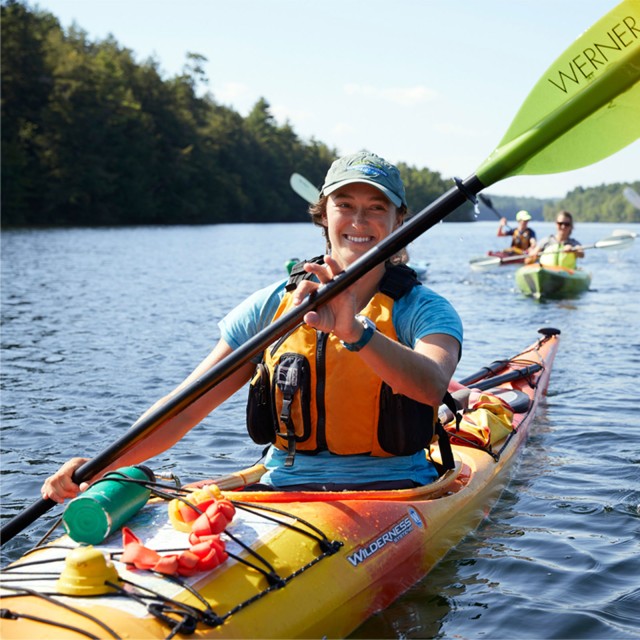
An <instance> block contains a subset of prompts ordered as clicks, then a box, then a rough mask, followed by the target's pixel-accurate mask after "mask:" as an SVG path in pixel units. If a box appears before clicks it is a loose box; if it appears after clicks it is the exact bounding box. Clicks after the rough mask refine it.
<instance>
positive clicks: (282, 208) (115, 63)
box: [1, 0, 640, 228]
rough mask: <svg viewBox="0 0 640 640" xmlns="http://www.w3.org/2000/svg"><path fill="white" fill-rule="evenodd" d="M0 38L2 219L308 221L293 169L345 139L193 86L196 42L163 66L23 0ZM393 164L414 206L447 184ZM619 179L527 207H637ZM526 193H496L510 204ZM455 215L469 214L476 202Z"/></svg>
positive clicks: (592, 213)
mask: <svg viewBox="0 0 640 640" xmlns="http://www.w3.org/2000/svg"><path fill="white" fill-rule="evenodd" d="M1 46H2V51H1V54H2V226H3V228H9V227H30V226H34V227H42V226H117V225H154V224H216V223H242V222H254V223H255V222H300V221H305V220H307V219H308V217H307V214H306V207H305V204H304V202H302V200H301V199H300V197H299V196H298V195H296V194H295V193H294V192H293V191H292V190H291V188H290V186H289V177H290V175H291V174H292V173H294V172H298V173H301V174H302V175H304V176H305V177H307V178H308V179H309V180H310V181H311V182H313V183H314V184H315V185H320V184H321V182H322V178H323V176H324V174H325V172H326V170H327V168H328V166H329V164H330V163H331V161H332V160H333V159H334V158H335V156H336V153H337V152H336V150H335V149H331V148H330V147H328V146H327V145H326V144H324V143H323V142H321V141H318V140H315V139H311V140H302V139H301V138H300V137H299V136H298V135H297V134H296V132H295V131H294V130H293V128H292V126H291V125H290V124H289V123H285V124H279V123H278V122H277V121H276V120H275V118H274V117H273V116H272V114H271V112H270V105H269V102H268V100H267V98H261V99H260V100H258V102H257V103H256V104H255V105H254V107H253V109H252V111H251V112H250V113H249V115H248V116H247V117H242V116H241V115H240V114H239V113H237V112H235V111H234V110H233V109H230V108H229V107H227V106H223V105H221V104H218V103H217V102H216V100H215V98H214V96H212V95H211V94H205V95H199V94H198V91H197V90H198V88H199V87H202V86H205V84H206V81H207V78H206V77H205V74H204V71H203V62H205V59H204V58H203V57H202V56H201V55H199V54H197V53H189V54H188V55H187V57H186V60H185V65H184V68H183V70H182V72H181V74H179V75H177V76H175V77H170V78H163V77H162V74H161V72H160V65H159V62H158V61H157V60H155V59H148V60H145V61H142V62H139V61H137V60H136V58H135V55H134V52H132V51H131V50H129V49H127V48H126V47H124V46H122V45H120V44H119V43H118V42H116V41H115V39H113V38H107V39H105V40H102V41H95V42H93V41H91V40H89V39H88V37H87V34H86V32H84V31H83V30H81V29H80V28H79V27H77V26H71V27H69V28H63V27H62V26H61V25H60V23H59V21H58V19H57V18H56V17H55V16H54V15H52V14H51V13H48V12H46V11H40V10H38V9H33V8H31V7H30V6H29V5H28V4H27V3H26V2H18V1H17V0H10V1H3V2H2V42H1ZM398 166H399V169H400V171H401V174H402V176H403V179H404V181H405V183H406V186H407V195H408V200H409V202H410V203H413V205H414V207H415V208H416V209H420V208H422V207H424V206H426V205H427V204H428V203H429V202H432V201H433V200H435V199H436V198H438V197H439V196H440V195H442V194H443V193H444V192H445V191H447V190H448V189H449V188H450V187H451V186H452V184H453V182H452V179H451V178H445V177H442V176H441V175H440V174H439V173H438V172H433V171H430V170H429V169H427V168H417V167H414V166H409V165H407V164H404V163H400V164H399V165H398ZM624 186H626V185H603V186H602V187H598V188H596V189H585V190H576V191H574V192H571V193H569V194H567V196H566V198H565V199H563V200H562V201H560V203H550V202H549V201H544V200H540V201H539V202H537V203H536V202H531V203H530V205H531V206H529V207H528V208H529V209H530V210H533V211H532V212H533V213H534V214H535V213H540V212H543V213H544V216H545V218H548V217H552V216H553V215H554V212H555V211H556V209H557V207H558V206H562V207H564V208H568V209H570V210H574V211H576V212H577V217H578V219H583V220H593V221H598V220H609V221H611V220H616V221H628V222H634V221H635V222H637V221H640V211H637V210H635V209H634V208H633V207H632V206H631V205H630V204H629V203H628V202H626V200H625V199H624V197H623V196H622V188H623V187H624ZM632 186H634V188H636V190H637V189H638V187H640V183H635V185H632ZM523 200H524V199H522V200H519V199H517V198H515V199H514V198H506V197H505V198H500V197H498V196H497V197H495V198H494V202H495V203H499V204H500V205H501V206H502V207H504V213H505V215H507V216H510V215H512V214H513V213H514V212H515V211H517V210H518V209H519V208H523V204H522V201H523ZM565 202H566V203H567V204H566V205H565V204H563V203H565ZM603 215H604V216H607V217H599V216H603ZM536 217H537V216H536ZM447 219H448V220H465V221H466V220H472V219H473V208H472V206H471V204H468V205H465V206H463V207H461V208H460V209H459V210H458V211H456V212H455V213H454V214H453V215H452V216H449V217H448V218H447Z"/></svg>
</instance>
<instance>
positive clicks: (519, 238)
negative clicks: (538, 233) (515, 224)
mask: <svg viewBox="0 0 640 640" xmlns="http://www.w3.org/2000/svg"><path fill="white" fill-rule="evenodd" d="M532 235H533V234H532V232H531V229H529V228H528V227H527V228H526V229H525V230H524V231H520V229H516V230H515V231H514V232H513V236H512V240H511V248H512V249H520V250H521V251H526V250H527V249H528V248H529V247H530V246H531V236H532Z"/></svg>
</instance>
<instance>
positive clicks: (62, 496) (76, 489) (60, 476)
mask: <svg viewBox="0 0 640 640" xmlns="http://www.w3.org/2000/svg"><path fill="white" fill-rule="evenodd" d="M88 460H89V458H71V460H69V461H67V462H65V463H64V464H63V465H62V466H61V467H60V468H59V469H58V470H57V471H56V472H55V473H54V474H53V475H52V476H49V477H48V478H47V479H46V480H45V481H44V484H43V485H42V488H41V489H40V494H41V495H42V497H43V498H44V499H45V500H46V499H47V498H48V499H50V500H53V501H54V502H64V501H65V500H66V499H67V498H75V497H76V496H77V495H78V494H79V493H80V492H81V491H84V490H85V489H86V488H87V487H88V486H89V484H88V483H86V482H82V483H80V486H78V485H77V484H76V483H75V482H74V481H73V479H72V476H73V472H74V471H75V470H76V469H78V468H79V467H81V466H82V465H83V464H84V463H85V462H87V461H88Z"/></svg>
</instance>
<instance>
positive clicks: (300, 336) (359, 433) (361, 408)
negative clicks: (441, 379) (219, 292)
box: [247, 267, 437, 464]
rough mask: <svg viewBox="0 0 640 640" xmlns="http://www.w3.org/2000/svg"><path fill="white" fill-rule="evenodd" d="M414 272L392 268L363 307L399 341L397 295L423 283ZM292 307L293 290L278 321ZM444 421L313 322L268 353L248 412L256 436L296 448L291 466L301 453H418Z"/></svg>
mask: <svg viewBox="0 0 640 640" xmlns="http://www.w3.org/2000/svg"><path fill="white" fill-rule="evenodd" d="M292 273H293V271H292ZM411 274H413V272H412V271H411V270H410V269H408V268H406V267H389V268H388V269H387V274H386V275H385V277H384V278H383V280H382V282H381V285H380V291H378V292H377V293H376V294H375V295H374V296H373V297H372V298H371V300H370V301H369V303H368V304H367V306H366V307H365V308H364V309H363V310H362V312H361V313H362V315H365V316H367V317H369V318H371V319H372V320H373V321H374V322H375V324H376V327H377V329H378V331H380V332H381V333H383V334H384V335H385V336H387V337H389V338H391V339H392V340H398V336H397V335H396V332H395V329H394V327H393V321H392V309H393V304H394V298H395V299H398V298H400V297H402V295H404V294H406V293H407V292H408V291H409V290H410V289H411V288H413V286H416V285H419V284H420V283H419V281H417V279H416V278H415V274H413V275H411ZM387 276H390V277H387ZM390 283H391V284H390ZM292 306H293V301H292V295H291V293H285V295H284V297H283V299H282V301H281V303H280V306H279V307H278V311H277V312H276V314H275V316H274V320H276V319H277V318H279V317H280V316H282V315H283V314H284V313H286V312H287V311H288V310H289V309H291V307H292ZM436 420H437V411H434V408H433V407H431V406H430V405H426V404H422V403H420V402H417V401H415V400H412V399H411V398H408V397H406V396H403V395H401V394H396V393H393V390H392V389H391V388H390V387H389V385H387V384H386V383H385V382H384V381H383V380H382V379H381V378H380V377H379V376H378V375H377V374H376V373H375V372H374V371H373V370H371V369H370V368H369V367H367V366H366V365H364V364H363V363H362V360H361V359H360V356H358V354H357V353H353V352H351V351H349V350H348V349H346V348H345V347H344V346H343V345H342V344H341V343H340V340H338V339H337V338H336V337H335V336H334V335H333V334H325V333H322V332H319V331H316V330H315V329H312V328H311V327H309V326H307V325H306V324H302V325H299V326H298V327H296V328H295V329H294V330H293V331H291V332H289V333H288V334H287V335H285V336H283V337H282V338H280V340H278V341H277V342H276V343H275V344H273V345H272V346H271V347H270V348H268V349H267V350H266V351H265V354H264V358H263V361H262V362H261V363H260V364H259V365H258V368H257V371H256V375H255V376H254V378H253V380H252V382H251V387H250V393H249V404H248V411H247V426H248V428H249V433H250V435H251V437H252V438H253V440H254V441H255V442H257V443H259V444H266V443H267V442H271V443H273V444H274V445H275V446H276V447H278V448H279V449H282V450H285V451H288V452H289V454H290V455H289V459H288V464H292V463H293V455H294V453H295V452H300V453H304V454H314V453H317V452H319V451H330V452H331V453H334V454H338V455H354V454H360V455H362V454H368V455H372V456H380V457H385V456H392V455H411V454H413V453H416V452H418V451H420V450H421V449H423V448H425V447H427V446H428V445H429V443H430V442H431V441H432V440H433V437H434V434H435V424H436Z"/></svg>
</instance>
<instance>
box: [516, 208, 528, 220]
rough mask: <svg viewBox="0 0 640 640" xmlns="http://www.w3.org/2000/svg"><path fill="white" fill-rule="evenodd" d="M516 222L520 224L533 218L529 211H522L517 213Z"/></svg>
mask: <svg viewBox="0 0 640 640" xmlns="http://www.w3.org/2000/svg"><path fill="white" fill-rule="evenodd" d="M516 220H517V221H518V222H520V221H521V220H531V216H530V215H529V212H528V211H525V210H524V209H522V211H518V213H516Z"/></svg>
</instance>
